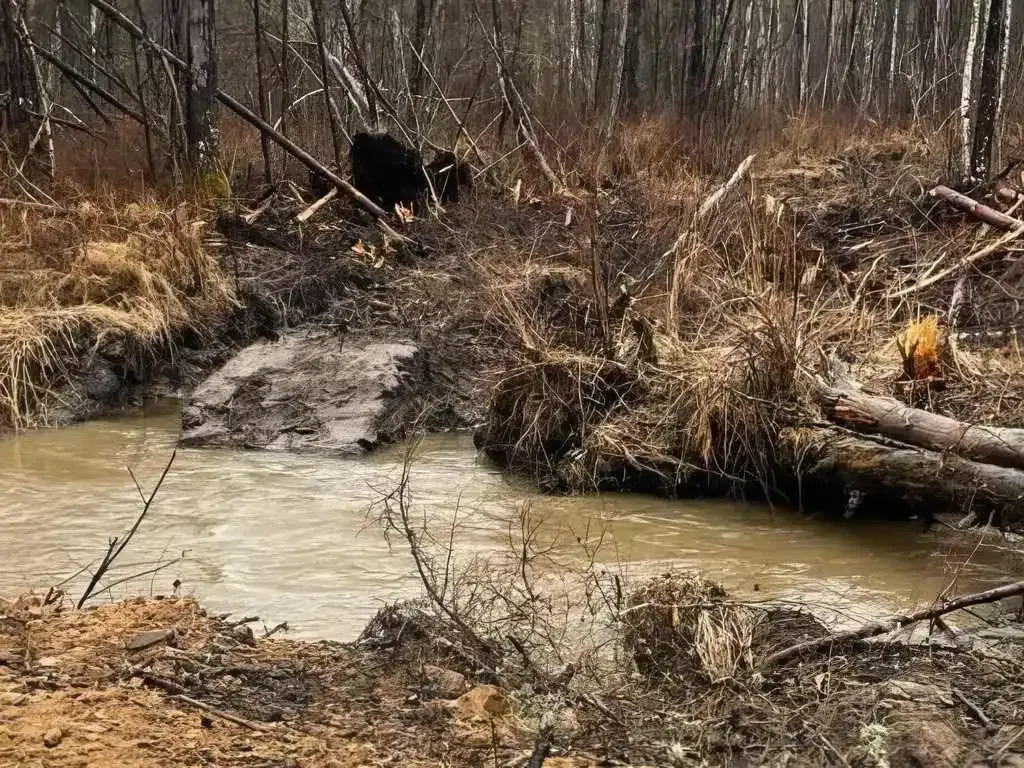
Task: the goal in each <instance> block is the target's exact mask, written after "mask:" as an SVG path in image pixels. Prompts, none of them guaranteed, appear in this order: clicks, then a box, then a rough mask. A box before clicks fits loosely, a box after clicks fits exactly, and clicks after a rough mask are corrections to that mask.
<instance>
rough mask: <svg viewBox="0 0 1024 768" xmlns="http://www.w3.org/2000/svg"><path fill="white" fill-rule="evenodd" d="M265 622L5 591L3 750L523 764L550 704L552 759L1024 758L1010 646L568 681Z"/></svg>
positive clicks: (20, 755)
mask: <svg viewBox="0 0 1024 768" xmlns="http://www.w3.org/2000/svg"><path fill="white" fill-rule="evenodd" d="M252 626H255V623H254V622H253V621H252V620H246V619H242V620H239V621H235V622H232V621H230V620H228V619H227V618H225V617H213V616H210V615H208V614H207V613H206V612H205V611H204V610H203V609H202V608H201V607H200V606H199V605H198V603H196V602H195V601H194V600H193V599H191V598H177V597H168V598H164V599H147V600H142V599H137V600H128V601H124V602H119V603H113V604H108V605H103V606H101V607H98V608H95V609H88V610H85V611H74V610H72V609H70V608H69V607H64V608H61V607H59V604H58V603H54V604H45V600H44V598H43V597H42V596H27V597H22V598H19V599H18V600H16V601H4V602H2V603H0V765H3V766H7V765H11V766H15V765H17V766H32V767H36V766H46V767H47V768H49V767H50V766H53V767H55V768H62V767H64V766H68V767H71V766H75V767H76V768H77V767H79V766H81V767H82V768H86V767H88V768H92V767H96V768H99V767H101V766H125V767H126V768H131V767H134V766H140V767H141V766H146V768H154V767H162V766H168V768H169V767H170V766H225V767H230V766H266V767H267V768H271V767H276V768H286V767H295V768H299V767H301V768H306V767H310V768H312V767H314V766H337V767H338V768H340V767H341V766H345V767H346V768H350V767H351V768H355V767H357V766H383V765H395V766H411V767H412V768H416V767H417V766H492V765H494V766H509V767H511V766H526V765H528V764H529V758H530V754H531V752H532V749H533V746H534V743H535V741H536V738H537V730H536V727H535V726H536V723H537V720H536V718H535V717H533V718H531V714H530V712H531V710H532V711H533V712H536V711H537V710H538V708H541V709H543V708H550V707H551V703H552V702H558V704H557V706H556V711H559V716H558V718H557V721H556V724H555V727H554V731H553V747H552V750H551V752H550V755H551V756H550V757H548V758H547V760H546V761H545V762H544V765H545V766H547V768H585V767H588V766H595V767H596V766H627V765H629V766H662V765H666V766H698V765H773V766H776V765H777V766H784V765H792V766H805V765H806V766H810V765H845V766H851V765H855V766H865V767H866V766H878V767H879V768H881V766H963V765H971V766H997V765H998V766H1020V765H1024V741H1021V739H1020V737H1021V735H1022V733H1024V727H1022V726H1024V684H1022V681H1024V675H1022V673H1021V665H1020V664H1019V663H1018V662H1017V661H1014V660H1013V659H1012V658H1011V657H1010V656H1006V655H1000V656H998V657H982V656H978V655H977V654H974V653H971V652H964V651H951V650H949V649H945V650H943V649H932V650H928V651H925V652H921V651H920V650H914V649H911V648H907V647H905V646H902V647H898V646H886V647H883V648H880V649H874V650H868V649H865V647H863V646H853V645H851V646H849V647H844V648H834V649H832V651H831V652H830V653H829V654H828V656H827V658H821V659H810V660H806V661H805V662H804V663H800V664H797V665H794V666H792V667H787V668H783V669H780V670H774V671H769V672H767V673H766V674H765V675H763V676H761V675H755V676H754V677H753V678H750V679H748V680H745V681H743V682H740V681H732V682H727V683H724V684H718V685H710V686H709V685H706V684H705V685H704V686H703V687H702V688H701V687H699V686H694V685H692V684H687V683H686V682H685V681H682V680H680V679H677V680H675V681H669V680H668V678H667V676H666V678H665V679H664V680H662V681H661V682H660V683H656V682H654V681H652V680H648V681H647V682H646V683H645V684H643V685H641V684H639V683H638V682H637V678H636V675H634V676H633V682H632V683H626V684H620V685H618V686H617V687H609V688H607V689H605V690H602V691H600V693H595V692H579V691H577V692H575V693H570V692H569V691H568V689H566V690H563V691H561V692H560V693H558V692H556V693H555V694H552V692H551V690H547V691H544V690H543V689H542V688H540V687H535V688H534V690H533V692H529V691H528V686H522V687H520V688H519V689H518V690H516V689H513V687H512V686H511V685H508V684H507V683H508V681H506V680H501V679H493V678H492V679H490V680H488V679H487V678H488V675H487V674H484V673H481V672H480V670H476V672H475V673H474V671H473V670H472V669H469V668H467V664H466V660H465V658H463V661H462V663H461V664H460V663H459V662H458V661H457V656H458V654H453V652H452V645H451V643H450V642H446V641H444V639H443V638H441V637H436V638H433V639H432V640H431V639H428V638H425V637H424V636H423V634H422V632H421V631H420V630H419V629H417V628H416V627H412V626H410V625H408V623H403V624H402V625H401V626H398V627H392V628H391V630H392V631H391V633H390V637H385V636H387V635H388V634H389V633H388V632H385V633H384V634H383V635H382V634H381V633H380V632H378V633H377V634H376V636H375V638H372V642H367V640H366V638H364V639H363V642H362V645H360V644H348V645H341V644H337V643H329V642H318V643H308V642H293V641H289V640H287V639H280V638H279V637H277V636H273V637H259V638H257V637H256V636H255V635H254V633H253V631H252V629H251V627H252ZM260 634H261V635H262V634H266V633H265V632H263V631H261V632H260ZM403 636H404V638H405V639H404V640H403ZM993 659H995V660H993ZM431 662H437V663H439V664H444V666H438V667H432V666H429V663H431ZM460 666H461V667H462V668H463V670H464V671H463V672H458V671H456V669H458V668H459V667H460ZM499 678H500V673H499ZM690 683H692V681H690ZM558 707H562V708H561V709H560V710H558ZM531 723H533V727H531V725H530V724H531Z"/></svg>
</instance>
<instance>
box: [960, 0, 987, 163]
mask: <svg viewBox="0 0 1024 768" xmlns="http://www.w3.org/2000/svg"><path fill="white" fill-rule="evenodd" d="M984 3H985V0H974V9H973V11H972V12H971V34H970V35H969V36H968V38H967V54H966V56H965V57H964V72H963V81H962V85H961V88H960V142H961V147H960V151H961V155H960V159H961V162H962V163H963V169H964V177H965V178H966V177H970V176H971V93H972V91H973V89H974V51H975V49H977V47H978V27H979V26H980V25H981V14H982V12H983V10H984V8H983V6H984Z"/></svg>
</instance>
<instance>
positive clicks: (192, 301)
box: [0, 200, 235, 429]
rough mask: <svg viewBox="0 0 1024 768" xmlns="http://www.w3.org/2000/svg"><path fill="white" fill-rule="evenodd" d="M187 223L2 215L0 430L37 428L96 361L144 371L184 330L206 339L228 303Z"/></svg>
mask: <svg viewBox="0 0 1024 768" xmlns="http://www.w3.org/2000/svg"><path fill="white" fill-rule="evenodd" d="M194 214H195V211H194V210H190V209H189V208H187V207H185V206H179V207H177V208H174V209H167V208H166V207H164V206H161V205H160V204H158V203H156V202H155V201H146V202H142V203H132V204H129V205H126V206H122V205H118V204H117V203H116V202H114V201H113V200H102V201H99V202H93V201H88V200H86V201H82V202H80V203H78V204H77V205H73V206H71V207H69V208H67V209H59V210H55V211H53V212H40V211H30V210H26V209H18V208H16V207H8V208H6V209H3V208H0V248H2V250H3V252H4V264H3V265H2V267H0V426H2V427H5V428H14V429H18V428H23V427H27V426H31V425H34V424H38V423H45V422H46V421H47V413H46V409H47V407H48V404H49V403H51V402H53V394H54V391H55V390H56V389H59V388H61V387H66V386H69V385H72V386H73V382H72V378H73V377H72V376H71V374H72V370H73V369H74V368H75V367H77V366H79V365H80V364H81V363H82V361H83V360H85V359H88V358H89V357H90V356H92V355H95V354H98V353H102V352H103V351H104V350H109V349H112V348H116V349H117V357H118V358H119V359H120V361H121V362H122V363H123V368H124V371H125V372H132V371H140V370H143V369H144V366H145V364H146V362H147V361H152V360H155V359H159V358H161V357H166V356H169V355H173V352H174V348H175V344H176V343H177V340H178V339H179V338H180V336H181V334H183V333H185V332H186V331H187V332H191V333H193V334H197V335H199V336H200V337H203V336H204V335H208V334H210V333H211V332H212V327H213V324H214V323H215V322H216V320H217V318H218V317H219V316H221V315H222V313H223V312H224V311H225V310H226V309H228V308H229V307H230V306H232V305H233V303H234V301H235V299H234V295H233V291H232V288H231V285H230V282H229V281H228V280H227V279H226V277H225V275H224V274H223V273H222V271H221V269H220V267H219V266H218V264H217V261H216V259H215V258H214V257H213V256H212V255H211V254H210V253H209V252H208V251H207V250H206V249H204V247H203V244H202V231H203V224H202V222H201V221H200V220H199V219H198V218H196V217H195V215H194Z"/></svg>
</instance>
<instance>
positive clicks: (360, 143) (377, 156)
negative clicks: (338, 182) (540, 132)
mask: <svg viewBox="0 0 1024 768" xmlns="http://www.w3.org/2000/svg"><path fill="white" fill-rule="evenodd" d="M349 161H350V163H351V167H352V183H353V185H354V186H355V187H356V189H358V190H359V191H360V192H362V193H363V194H364V195H366V196H367V197H368V198H369V199H370V200H372V201H373V202H375V203H376V204H377V205H379V206H380V207H381V208H383V209H385V210H387V211H391V210H393V209H394V207H395V205H396V204H397V203H401V204H402V205H404V206H406V207H408V208H418V207H420V206H421V205H422V204H423V203H424V202H425V201H426V200H427V199H428V198H430V196H431V192H430V190H431V189H433V194H434V195H436V196H437V199H438V200H439V201H440V202H441V203H457V202H458V201H459V198H460V196H461V194H462V193H463V192H464V191H466V190H469V189H471V188H472V186H473V176H472V173H471V172H470V169H469V168H468V167H467V166H466V165H465V164H463V163H460V162H459V161H458V159H457V158H456V157H455V153H454V152H449V151H442V152H438V153H437V154H436V155H435V157H434V159H433V160H432V161H431V162H430V163H429V164H428V165H426V166H424V165H423V158H422V157H421V155H420V153H419V152H418V151H416V150H415V149H413V148H410V147H406V146H405V145H404V144H402V143H401V142H400V141H398V140H397V139H395V138H394V137H392V136H390V135H388V134H370V133H357V134H355V135H354V136H353V137H352V147H351V149H350V150H349ZM309 188H310V190H311V191H312V192H313V194H314V196H316V197H318V198H320V197H323V196H324V195H326V194H327V193H328V192H329V191H330V189H331V183H330V181H328V180H327V179H326V178H325V177H324V176H323V174H320V173H318V172H316V171H310V174H309Z"/></svg>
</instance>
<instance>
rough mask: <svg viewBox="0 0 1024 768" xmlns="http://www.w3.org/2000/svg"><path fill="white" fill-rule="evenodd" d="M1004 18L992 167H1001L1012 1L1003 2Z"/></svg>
mask: <svg viewBox="0 0 1024 768" xmlns="http://www.w3.org/2000/svg"><path fill="white" fill-rule="evenodd" d="M1005 5H1006V14H1005V15H1006V18H1005V21H1004V24H1003V45H1002V50H1001V51H1000V55H999V60H1000V64H999V95H998V100H997V102H996V128H995V151H994V155H995V157H994V162H993V165H994V167H997V168H998V167H999V166H1000V165H1002V157H1001V154H1002V136H1003V110H1004V107H1005V104H1006V71H1007V69H1008V68H1009V63H1010V29H1011V28H1012V26H1013V0H1005Z"/></svg>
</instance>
